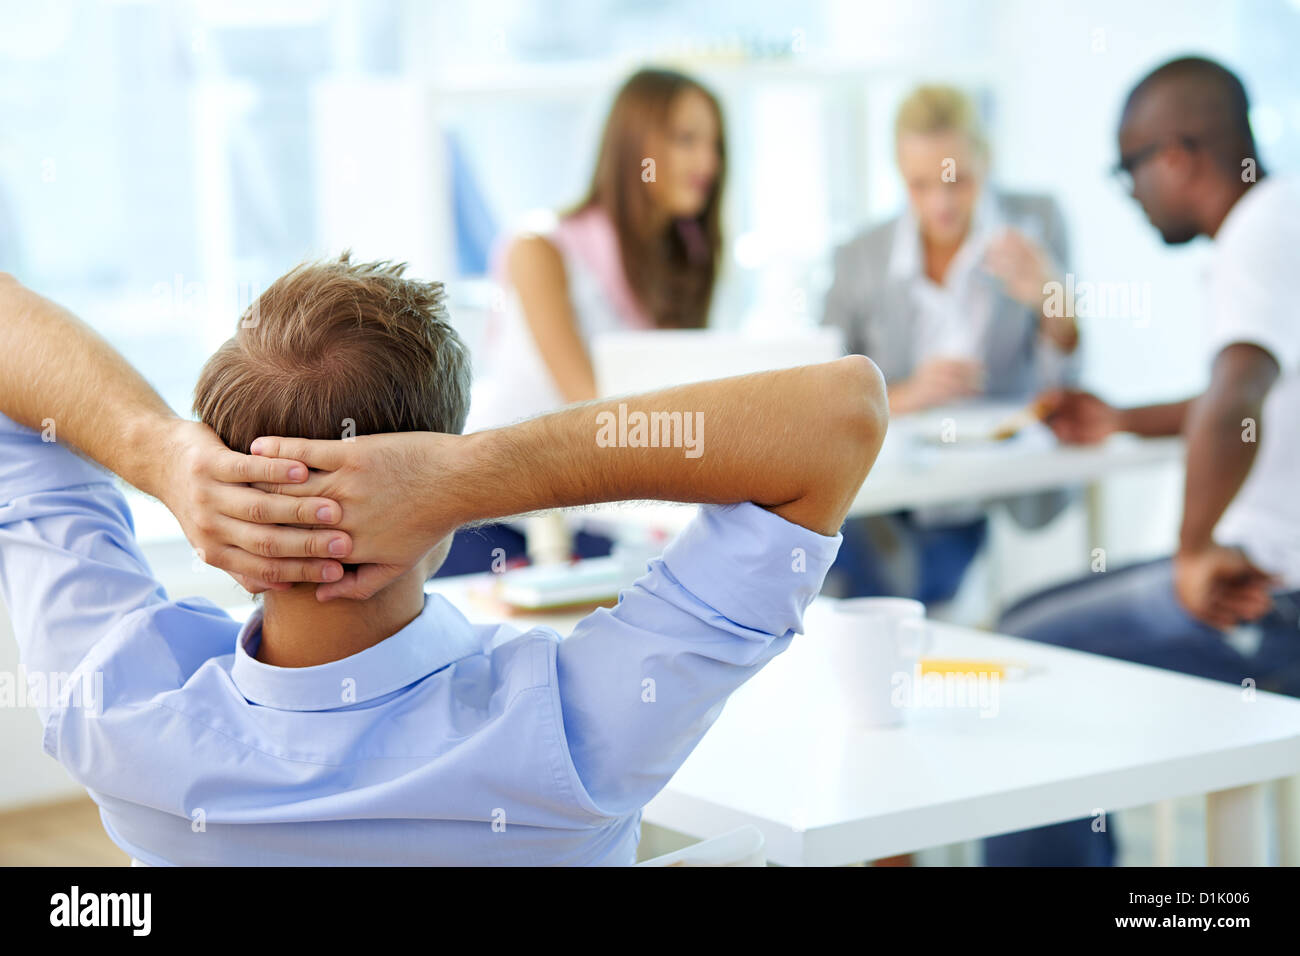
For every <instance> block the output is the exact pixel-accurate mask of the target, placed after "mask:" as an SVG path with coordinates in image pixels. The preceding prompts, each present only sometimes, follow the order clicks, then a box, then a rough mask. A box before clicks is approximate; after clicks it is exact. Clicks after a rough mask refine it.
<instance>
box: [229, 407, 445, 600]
mask: <svg viewBox="0 0 1300 956" xmlns="http://www.w3.org/2000/svg"><path fill="white" fill-rule="evenodd" d="M469 441H470V439H469V438H468V437H466V436H461V435H446V434H441V433H436V432H400V433H395V434H388V435H362V436H358V437H357V438H354V439H349V440H333V441H314V440H309V439H303V438H277V437H264V438H259V439H257V440H256V441H255V442H253V444H252V449H251V450H252V452H253V454H254V455H255V456H266V457H269V458H273V459H280V460H294V461H301V462H303V463H304V464H306V465H307V466H308V467H310V468H311V469H312V472H311V476H310V477H309V478H308V479H307V480H306V481H305V482H294V483H291V484H277V483H274V482H263V483H258V484H256V485H255V486H254V487H255V488H257V489H259V490H261V491H265V492H269V493H272V494H274V495H280V496H307V497H319V498H322V499H328V500H331V501H336V502H338V504H339V506H340V507H341V508H342V518H341V519H340V520H339V521H338V523H337V525H336V526H337V527H338V528H340V529H341V530H343V531H344V532H346V533H347V534H348V535H349V536H350V538H351V540H352V552H351V554H350V555H349V559H348V563H349V564H353V565H356V567H355V568H350V569H346V570H345V573H344V574H343V577H342V578H341V579H339V580H337V581H333V582H330V583H326V584H321V585H320V586H319V587H318V588H317V589H316V597H317V598H318V599H319V600H321V601H328V600H331V599H333V598H347V599H351V600H366V599H368V598H370V597H373V596H374V595H375V594H376V593H377V592H378V591H380V590H382V589H383V588H384V587H387V586H388V585H389V584H391V583H392V582H393V581H394V580H396V579H397V578H398V577H400V576H401V575H403V574H405V573H406V572H407V571H409V570H411V568H413V567H415V565H416V564H418V563H419V562H420V561H421V560H423V559H424V557H425V556H426V555H428V553H429V552H430V550H432V549H433V548H434V547H435V546H436V545H438V544H439V543H440V542H441V541H442V540H443V539H445V538H446V537H447V536H448V535H450V534H452V533H453V532H454V531H455V530H456V528H458V527H459V526H460V525H461V524H462V523H463V519H462V516H461V513H460V511H459V510H458V509H457V507H456V503H457V502H456V499H457V495H456V492H455V489H454V484H455V476H456V475H457V474H458V471H457V469H456V467H455V465H456V462H457V460H458V459H459V458H460V457H461V456H462V455H463V452H464V448H465V446H466V444H467V443H468V442H469ZM433 489H439V490H440V491H441V492H443V493H441V494H433V493H431V492H432V491H433Z"/></svg>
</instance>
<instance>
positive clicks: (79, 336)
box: [0, 276, 175, 494]
mask: <svg viewBox="0 0 1300 956" xmlns="http://www.w3.org/2000/svg"><path fill="white" fill-rule="evenodd" d="M0 409H2V410H3V411H4V413H5V414H6V415H8V416H9V417H10V418H12V419H13V420H14V421H16V422H18V423H19V424H22V425H26V426H28V427H29V428H35V429H40V430H44V431H47V432H52V434H53V437H54V439H55V440H56V441H60V442H66V443H67V444H69V445H71V446H73V447H75V448H77V449H78V450H80V451H81V452H82V453H83V454H85V455H86V456H87V457H89V458H91V459H93V460H95V461H97V462H99V463H100V464H101V465H104V466H105V467H106V468H109V469H110V470H112V471H114V472H116V473H117V474H119V475H121V476H122V477H123V478H125V479H126V480H127V481H129V482H131V483H132V484H134V485H136V486H137V487H139V488H141V489H143V490H144V491H147V492H149V493H151V494H156V493H157V492H156V488H155V487H154V486H155V484H156V478H157V468H156V465H157V464H158V463H159V462H158V461H157V459H158V458H159V457H160V456H161V454H162V452H161V447H162V443H163V442H164V441H165V435H164V431H165V430H164V429H163V428H162V427H161V426H162V424H163V423H165V422H168V421H170V420H174V419H175V415H174V414H173V413H172V411H171V409H169V408H168V407H167V403H166V402H164V401H163V400H162V398H161V397H159V395H158V393H157V392H155V391H154V390H153V389H152V388H150V387H149V384H148V383H147V382H146V381H145V380H144V379H143V378H141V377H140V375H139V373H137V372H136V371H135V370H134V369H133V368H131V366H130V365H129V364H127V362H126V361H125V360H124V359H123V358H122V357H121V356H120V355H119V354H118V353H117V352H116V351H114V349H113V348H112V347H111V346H110V345H109V344H108V343H107V342H105V341H104V340H103V339H102V338H101V337H100V336H99V335H97V334H96V333H95V332H94V331H93V330H92V329H90V328H89V327H88V326H87V325H86V324H85V323H83V322H81V321H80V320H79V319H77V318H76V316H74V315H73V314H72V313H70V312H68V311H67V310H66V309H64V308H62V307H61V306H59V305H57V304H56V303H54V302H51V301H50V300H48V299H46V298H44V297H43V296H40V295H38V294H36V293H35V292H33V291H31V290H30V289H27V288H25V287H24V286H23V285H21V284H20V283H19V282H18V281H17V280H15V279H13V278H12V277H10V276H0Z"/></svg>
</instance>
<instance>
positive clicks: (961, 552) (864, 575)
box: [831, 511, 988, 604]
mask: <svg viewBox="0 0 1300 956" xmlns="http://www.w3.org/2000/svg"><path fill="white" fill-rule="evenodd" d="M843 534H844V541H843V542H842V543H841V545H840V552H839V554H838V555H837V556H836V558H835V563H834V564H833V565H832V566H831V574H832V575H834V576H837V577H839V578H840V579H841V581H842V582H843V586H844V591H845V593H844V595H843V596H844V597H878V596H886V595H892V596H894V597H910V598H914V599H916V600H918V601H922V602H924V603H926V604H931V603H934V602H937V601H947V600H949V599H950V598H951V597H952V596H953V595H954V594H956V593H957V588H958V587H960V586H961V580H962V577H963V576H964V575H965V573H966V568H967V567H969V566H970V563H971V561H972V560H974V558H975V555H976V554H977V553H978V552H979V549H980V546H981V545H983V543H984V539H985V537H986V536H987V534H988V519H986V518H980V519H979V520H977V521H972V522H969V523H967V524H957V525H943V526H929V525H921V524H918V523H917V522H916V521H915V520H914V519H913V517H912V514H911V512H908V511H900V512H898V513H896V514H888V515H873V516H871V517H868V518H850V519H849V520H848V521H846V522H845V523H844V528H843Z"/></svg>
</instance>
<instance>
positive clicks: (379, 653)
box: [230, 594, 482, 710]
mask: <svg viewBox="0 0 1300 956" xmlns="http://www.w3.org/2000/svg"><path fill="white" fill-rule="evenodd" d="M261 639H262V609H261V608H260V607H259V608H257V609H256V610H254V611H253V613H252V614H251V615H250V616H249V618H248V620H247V621H246V622H245V623H244V626H243V627H242V628H240V630H239V637H238V638H237V639H236V641H235V662H234V665H233V666H232V668H231V673H230V676H231V679H232V680H233V681H234V683H235V686H236V687H237V688H238V689H239V692H240V693H241V694H243V695H244V697H245V698H247V699H248V700H250V701H252V702H253V703H254V704H261V705H263V706H266V707H275V708H277V709H279V710H335V709H337V708H340V707H347V706H350V705H352V704H358V703H362V702H364V701H368V700H374V699H375V698H377V697H382V696H383V695H385V694H389V693H392V692H393V691H395V690H400V689H401V688H403V687H406V686H407V685H409V684H413V683H415V682H416V681H418V680H422V679H423V678H425V677H427V676H429V675H430V674H432V673H433V672H434V671H437V670H440V669H441V668H443V667H446V666H447V665H448V664H451V663H454V662H455V661H458V660H460V659H462V658H464V657H469V656H470V655H471V654H475V653H478V652H479V651H481V650H482V647H481V646H480V644H479V642H478V640H477V638H476V637H475V635H474V628H473V626H472V625H471V624H470V623H469V621H467V620H466V619H465V616H464V615H463V614H461V613H460V611H458V610H456V608H455V607H453V606H452V605H451V604H450V603H449V602H448V601H447V600H446V598H443V597H442V596H440V595H437V594H426V595H425V596H424V610H423V611H421V612H420V614H419V616H418V617H416V618H415V620H413V621H411V623H410V624H408V625H406V627H404V628H402V629H401V630H400V631H398V632H397V633H396V634H394V635H393V636H392V637H389V638H387V639H385V640H382V641H380V642H379V643H378V644H376V645H374V646H373V647H368V648H366V649H365V650H364V651H361V652H360V653H359V654H352V655H350V656H348V657H344V658H342V659H340V660H337V661H330V662H329V663H328V664H319V665H317V666H315V667H274V666H272V665H270V664H264V663H262V662H261V661H259V660H257V658H256V657H254V656H253V655H254V654H256V652H257V645H258V643H259V642H260V641H261Z"/></svg>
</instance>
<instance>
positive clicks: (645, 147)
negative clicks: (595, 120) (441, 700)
mask: <svg viewBox="0 0 1300 956" xmlns="http://www.w3.org/2000/svg"><path fill="white" fill-rule="evenodd" d="M725 169H726V160H725V150H724V147H723V125H722V110H721V108H720V107H719V105H718V101H717V99H716V98H715V97H714V96H713V94H712V93H710V92H709V91H708V90H707V89H705V88H704V86H702V85H701V84H700V83H699V82H698V81H696V80H694V79H692V78H691V77H689V76H686V75H684V74H682V73H678V72H675V71H672V70H663V69H645V70H640V71H638V72H637V73H635V74H633V75H632V76H631V77H630V78H629V79H628V80H627V82H625V83H624V84H623V86H622V88H621V89H620V90H619V91H618V94H617V95H616V96H615V97H614V103H613V105H612V107H611V108H610V111H609V116H608V118H607V119H606V121H605V129H604V133H603V134H602V136H601V142H600V151H599V153H598V154H597V157H596V166H595V170H594V172H593V174H592V177H591V187H590V188H589V189H588V191H587V195H586V196H585V197H584V198H583V199H582V201H581V202H579V203H578V204H577V205H576V206H575V207H574V208H573V209H572V210H571V211H569V212H567V213H565V214H564V215H562V216H561V217H560V218H559V220H558V222H557V223H556V225H555V227H554V228H553V229H551V230H549V231H547V232H545V233H526V234H522V235H518V236H514V237H513V238H512V239H511V240H510V242H509V243H508V245H507V246H506V247H505V248H504V250H503V253H502V254H501V255H500V256H498V257H497V264H496V267H495V268H494V270H493V271H494V273H495V276H496V278H497V281H498V283H499V285H500V288H501V289H502V291H503V293H504V295H503V296H502V298H501V300H500V307H499V308H496V309H494V310H493V312H492V316H491V320H490V322H489V325H488V328H487V330H486V334H485V336H484V341H483V344H482V347H481V349H480V351H481V353H482V357H483V358H484V359H485V360H486V363H485V365H486V367H484V368H482V369H481V370H480V374H479V375H477V376H476V381H475V385H474V391H473V399H472V402H471V405H470V416H469V421H468V422H467V424H466V430H468V431H475V430H479V429H483V428H492V427H495V426H498V425H504V424H507V423H509V422H512V421H516V420H518V419H521V418H527V417H530V416H532V415H538V414H541V413H543V412H548V411H551V410H552V409H554V408H557V407H559V406H560V405H565V404H570V403H573V402H583V401H588V400H590V399H593V398H596V397H597V395H596V374H595V370H594V369H593V367H592V361H591V355H590V352H589V350H588V343H589V342H590V341H591V339H592V338H593V337H594V336H596V335H599V334H600V333H602V332H607V331H616V330H629V329H646V330H653V329H694V328H703V327H704V326H705V325H706V324H707V323H708V317H709V305H710V303H711V302H712V299H713V289H714V285H715V283H716V280H717V274H718V266H719V260H720V257H721V250H722V230H721V227H720V225H719V219H720V207H721V205H722V189H723V180H724V173H725ZM554 524H555V522H551V523H549V524H548V523H547V522H545V521H541V522H539V521H533V522H532V523H531V524H530V525H529V528H528V531H529V538H530V540H529V541H528V545H529V547H528V550H529V552H530V553H533V554H534V555H543V556H546V557H549V558H550V559H556V558H566V557H568V556H569V554H570V553H574V554H577V555H579V556H582V557H592V556H596V555H601V554H607V553H609V550H610V546H611V542H610V541H609V540H608V539H606V538H603V537H599V536H593V535H588V534H585V533H582V532H579V533H577V534H576V535H575V536H574V538H573V540H572V541H569V540H568V535H567V534H557V533H556V529H555V528H554V527H553V525H554ZM543 532H544V533H543ZM542 538H546V539H548V541H547V542H546V543H541V544H539V540H540V539H542ZM524 551H525V540H524V535H523V533H522V532H521V530H520V529H517V528H515V527H512V526H509V525H494V526H491V527H488V528H479V529H476V530H474V531H470V532H461V533H459V534H457V536H456V539H455V542H454V544H453V547H452V551H451V554H450V555H449V556H448V559H447V562H446V563H445V564H444V565H443V568H442V570H441V571H440V572H439V573H440V574H457V573H466V572H471V571H482V570H484V569H486V568H487V567H489V566H491V567H494V568H498V569H499V562H500V560H501V557H502V556H503V554H504V557H505V558H506V559H507V560H509V559H511V558H514V557H516V556H517V555H520V554H522V553H523V552H524ZM553 552H554V553H553Z"/></svg>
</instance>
